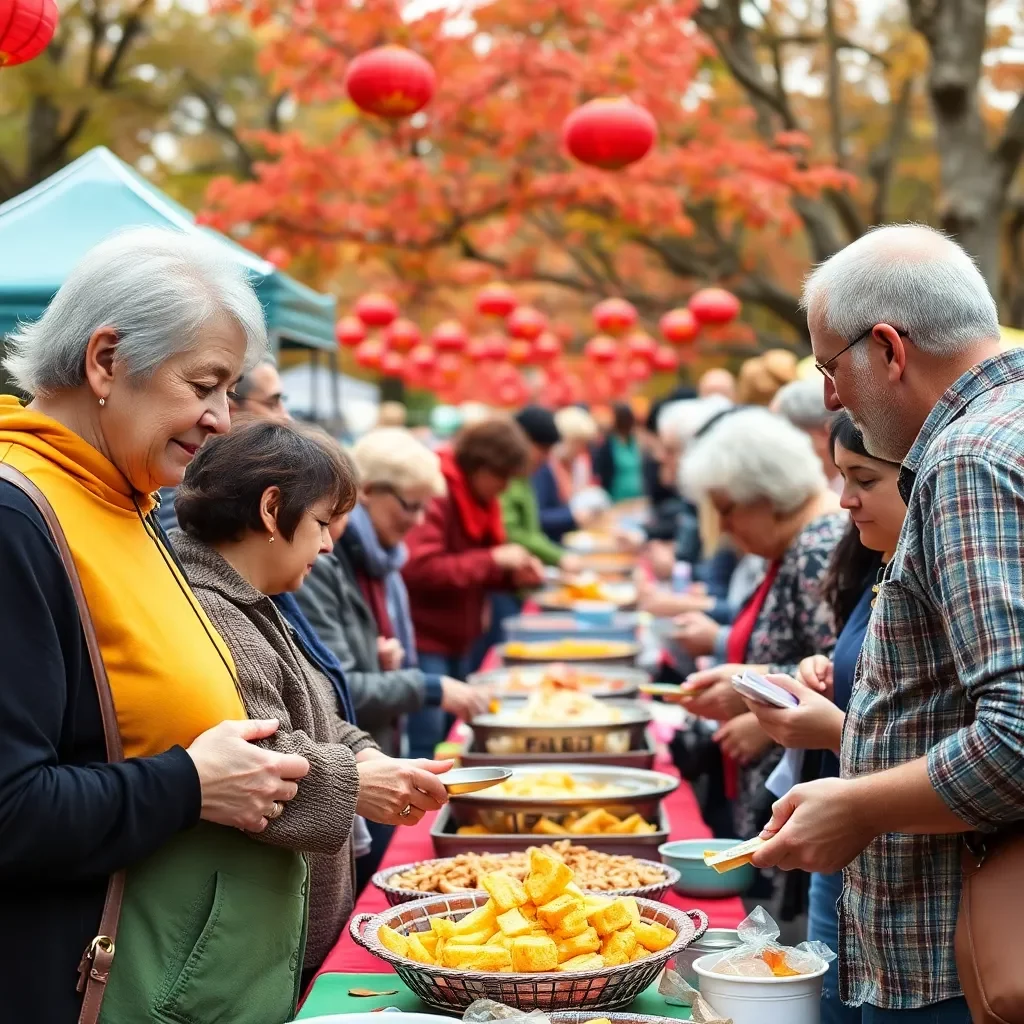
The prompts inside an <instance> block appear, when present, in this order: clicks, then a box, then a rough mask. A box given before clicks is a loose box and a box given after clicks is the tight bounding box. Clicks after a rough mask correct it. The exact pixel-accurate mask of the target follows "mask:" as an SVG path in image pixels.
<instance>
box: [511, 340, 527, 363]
mask: <svg viewBox="0 0 1024 1024" xmlns="http://www.w3.org/2000/svg"><path fill="white" fill-rule="evenodd" d="M532 359H533V345H531V344H530V343H529V342H528V341H524V340H523V339H522V338H516V339H515V341H511V342H509V346H508V361H509V362H510V363H512V364H514V365H515V366H525V365H526V364H527V363H529V362H530V361H531V360H532Z"/></svg>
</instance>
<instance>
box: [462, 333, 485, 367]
mask: <svg viewBox="0 0 1024 1024" xmlns="http://www.w3.org/2000/svg"><path fill="white" fill-rule="evenodd" d="M489 352H490V345H489V344H488V339H487V338H470V340H469V344H468V345H467V346H466V358H467V359H468V360H469V361H470V362H471V363H482V362H483V361H484V360H485V359H487V358H488V353H489Z"/></svg>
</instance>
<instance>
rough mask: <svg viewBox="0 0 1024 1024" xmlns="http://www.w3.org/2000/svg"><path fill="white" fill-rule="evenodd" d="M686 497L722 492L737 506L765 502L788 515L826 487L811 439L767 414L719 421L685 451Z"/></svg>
mask: <svg viewBox="0 0 1024 1024" xmlns="http://www.w3.org/2000/svg"><path fill="white" fill-rule="evenodd" d="M682 480H683V484H684V487H685V490H686V492H687V494H688V495H689V496H690V497H691V498H692V499H694V500H697V501H700V500H702V499H704V498H705V497H707V495H708V493H709V492H711V491H722V492H724V493H725V494H727V495H728V496H729V498H730V500H732V501H734V502H736V504H737V505H753V504H755V503H756V502H758V501H764V500H766V501H768V502H770V503H771V505H772V507H773V508H774V509H775V510H776V511H778V512H781V513H782V514H783V515H788V514H790V513H791V512H795V511H796V510H797V509H798V508H800V507H801V505H803V504H804V503H805V502H807V501H808V500H809V499H811V498H813V497H814V496H815V495H817V494H820V493H821V492H822V491H824V490H825V489H826V487H827V486H828V482H827V481H826V479H825V474H824V473H823V472H822V468H821V460H820V459H819V458H818V456H817V455H815V453H814V448H813V446H812V445H811V439H810V438H809V437H808V436H807V435H806V434H805V433H804V432H803V431H802V430H799V429H798V428H796V427H794V426H793V424H792V423H789V422H787V421H786V420H784V419H783V418H782V417H781V416H776V415H775V414H774V413H771V412H768V410H767V409H756V408H750V409H740V410H738V411H737V412H734V413H730V415H728V416H723V417H722V418H721V420H720V421H719V422H718V423H716V424H714V426H712V427H711V429H710V430H709V431H708V432H707V433H706V434H705V435H704V436H703V437H700V438H698V440H697V441H696V442H695V443H694V444H693V445H691V446H690V450H689V451H688V452H687V454H686V457H685V458H684V459H683V464H682Z"/></svg>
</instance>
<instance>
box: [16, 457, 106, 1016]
mask: <svg viewBox="0 0 1024 1024" xmlns="http://www.w3.org/2000/svg"><path fill="white" fill-rule="evenodd" d="M0 480H6V481H7V482H8V483H10V484H13V485H14V486H15V487H17V488H18V490H20V491H22V492H23V493H24V494H25V496H26V497H27V498H28V499H29V501H31V502H32V504H33V505H35V507H36V508H37V509H38V511H39V514H40V515H41V516H42V517H43V520H44V522H45V523H46V525H47V527H48V528H49V531H50V536H51V537H52V538H53V542H54V544H55V545H56V546H57V551H58V552H59V553H60V558H61V561H62V562H63V563H64V571H65V572H66V573H67V576H68V581H69V582H70V583H71V589H72V591H73V592H74V595H75V604H77V605H78V617H79V619H80V620H81V623H82V632H83V633H84V635H85V645H86V647H87V649H88V651H89V663H90V664H91V666H92V674H93V678H94V679H95V681H96V696H97V697H98V698H99V705H100V716H101V718H102V719H103V738H104V741H105V742H106V747H107V761H109V762H111V763H113V762H117V761H123V760H124V749H123V748H122V746H121V732H120V730H119V729H118V726H117V714H116V712H115V711H114V696H113V694H112V693H111V691H110V680H109V679H108V678H107V669H106V666H105V665H104V664H103V656H102V655H101V654H100V644H99V640H98V639H97V637H96V628H95V626H94V625H93V621H92V615H91V614H90V612H89V606H88V604H86V601H85V592H84V591H83V589H82V580H81V577H80V576H79V575H78V568H77V566H76V565H75V560H74V558H73V557H72V555H71V549H70V548H69V547H68V541H67V538H66V537H65V536H64V530H63V529H62V528H61V525H60V521H59V520H58V519H57V514H56V512H54V510H53V506H52V505H51V504H50V503H49V501H47V499H46V496H45V495H44V494H43V492H42V491H41V490H39V488H38V487H37V486H36V485H35V484H34V483H32V481H31V480H29V478H28V477H27V476H25V474H24V473H21V472H19V471H18V470H16V469H15V468H14V467H13V466H10V465H8V464H6V463H0ZM123 896H124V872H123V871H118V872H116V873H115V874H113V875H111V877H110V882H109V884H108V885H107V896H106V899H105V900H104V903H103V914H102V916H101V917H100V929H99V934H98V935H97V936H96V937H95V938H94V939H93V940H92V941H91V942H90V943H89V945H88V947H87V948H86V950H85V952H84V953H83V954H82V961H81V963H80V964H79V965H78V974H79V978H78V991H79V992H82V993H83V997H82V1012H81V1015H80V1016H79V1018H78V1020H79V1024H96V1022H97V1021H98V1020H99V1016H100V1006H101V1004H102V1002H103V992H104V988H105V986H106V983H107V978H108V977H109V974H110V965H111V962H112V961H113V959H114V939H115V938H116V936H117V921H118V918H119V917H120V915H121V900H122V898H123Z"/></svg>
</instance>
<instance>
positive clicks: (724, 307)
mask: <svg viewBox="0 0 1024 1024" xmlns="http://www.w3.org/2000/svg"><path fill="white" fill-rule="evenodd" d="M687 305H688V307H689V310H690V312H691V313H692V314H693V315H694V317H696V319H697V321H698V322H699V323H702V324H727V323H728V322H729V321H730V320H735V319H736V317H737V316H739V312H740V300H739V299H737V298H736V296H735V295H733V293H732V292H727V291H726V290H725V289H724V288H701V290H700V291H699V292H696V293H695V294H694V296H693V297H692V298H691V299H690V301H689V302H688V303H687Z"/></svg>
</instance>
